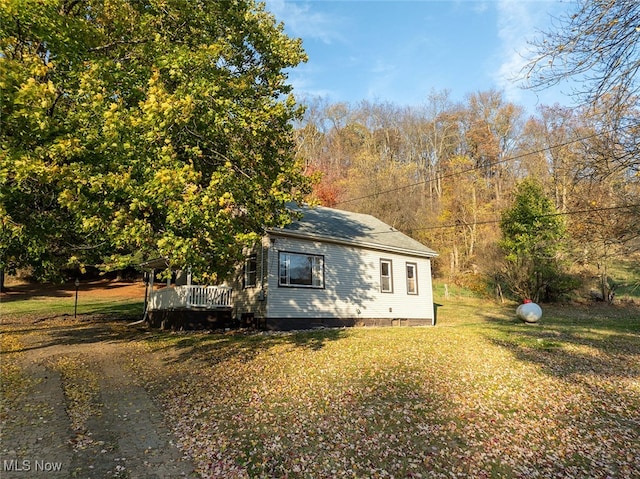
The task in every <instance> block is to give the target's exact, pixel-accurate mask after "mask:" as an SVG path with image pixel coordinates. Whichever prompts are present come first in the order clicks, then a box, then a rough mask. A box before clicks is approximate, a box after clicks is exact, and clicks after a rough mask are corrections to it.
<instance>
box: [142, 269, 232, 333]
mask: <svg viewBox="0 0 640 479" xmlns="http://www.w3.org/2000/svg"><path fill="white" fill-rule="evenodd" d="M142 267H143V268H144V269H145V271H147V274H146V276H145V283H146V291H145V319H146V320H147V322H148V323H149V325H150V326H152V327H159V328H162V329H212V328H215V329H217V328H227V327H232V326H233V319H232V311H233V290H232V288H229V287H226V286H205V285H197V284H191V273H190V272H189V271H183V270H178V271H175V270H174V271H172V273H171V275H168V276H167V279H166V283H165V281H163V282H162V283H160V287H157V284H156V283H155V279H156V271H167V270H168V266H167V264H166V262H165V261H164V260H163V259H162V258H160V259H157V260H152V261H149V262H146V263H143V264H142Z"/></svg>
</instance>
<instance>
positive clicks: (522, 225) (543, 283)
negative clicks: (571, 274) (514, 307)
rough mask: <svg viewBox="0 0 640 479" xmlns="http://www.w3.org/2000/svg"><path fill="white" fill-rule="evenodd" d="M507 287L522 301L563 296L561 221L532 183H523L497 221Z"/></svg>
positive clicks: (559, 216) (540, 189)
mask: <svg viewBox="0 0 640 479" xmlns="http://www.w3.org/2000/svg"><path fill="white" fill-rule="evenodd" d="M500 229H501V230H502V236H503V237H502V240H501V241H500V246H501V248H502V250H503V252H504V254H505V260H506V261H505V269H504V279H505V281H506V283H507V287H508V288H509V289H510V290H511V292H512V293H514V294H515V295H516V296H519V297H520V298H522V299H525V298H530V299H532V300H534V301H539V300H549V299H554V298H555V296H556V295H557V294H559V293H562V292H565V291H564V289H565V288H566V284H564V283H565V281H566V277H565V276H563V273H562V246H563V241H564V237H565V224H564V218H563V217H562V216H561V215H559V214H558V212H557V210H556V208H555V206H554V205H553V202H552V201H551V199H550V198H549V197H547V196H546V195H545V192H544V189H543V188H542V185H541V184H540V183H539V182H538V181H536V180H534V179H530V178H529V179H526V180H524V181H522V182H521V183H520V184H519V185H518V187H517V189H516V192H515V199H514V202H513V205H512V206H511V207H510V208H507V209H506V210H505V211H504V212H503V214H502V219H501V221H500Z"/></svg>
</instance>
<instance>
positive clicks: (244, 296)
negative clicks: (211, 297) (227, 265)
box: [228, 237, 269, 319]
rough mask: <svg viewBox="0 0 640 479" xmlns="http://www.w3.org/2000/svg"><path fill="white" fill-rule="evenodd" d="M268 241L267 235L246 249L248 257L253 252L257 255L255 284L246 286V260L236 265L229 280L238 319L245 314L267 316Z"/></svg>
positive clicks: (235, 314)
mask: <svg viewBox="0 0 640 479" xmlns="http://www.w3.org/2000/svg"><path fill="white" fill-rule="evenodd" d="M268 243H269V242H268V238H266V237H265V238H263V239H262V242H259V243H258V244H257V245H255V246H254V247H253V248H248V249H247V250H246V251H245V255H246V256H247V257H248V256H249V255H251V254H255V255H256V261H257V266H256V269H257V271H256V285H255V286H252V287H248V288H245V287H244V284H243V283H244V282H243V279H244V261H243V262H242V263H241V264H239V265H238V266H237V267H236V269H235V272H234V273H233V275H232V277H231V278H230V279H229V280H228V286H230V287H231V288H233V303H234V305H233V306H234V309H233V314H234V316H235V317H236V318H238V319H241V318H242V315H243V314H250V315H253V316H254V317H256V318H264V317H266V310H267V305H266V296H267V268H268V253H267V251H268ZM261 293H262V294H261Z"/></svg>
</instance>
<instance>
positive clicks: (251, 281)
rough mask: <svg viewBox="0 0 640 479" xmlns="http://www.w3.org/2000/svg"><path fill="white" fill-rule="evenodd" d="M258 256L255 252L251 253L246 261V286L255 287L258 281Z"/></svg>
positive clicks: (244, 283)
mask: <svg viewBox="0 0 640 479" xmlns="http://www.w3.org/2000/svg"><path fill="white" fill-rule="evenodd" d="M257 271H258V257H257V255H255V254H252V255H250V256H249V257H248V258H247V259H246V261H245V262H244V278H243V286H244V287H245V288H255V286H256V283H257V277H258V275H257Z"/></svg>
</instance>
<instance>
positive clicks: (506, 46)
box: [494, 0, 546, 102]
mask: <svg viewBox="0 0 640 479" xmlns="http://www.w3.org/2000/svg"><path fill="white" fill-rule="evenodd" d="M543 7H544V6H543ZM497 8H498V37H499V38H500V43H501V49H500V52H499V53H498V55H499V57H500V58H499V62H500V66H499V68H498V70H497V71H496V72H495V73H494V81H495V82H496V84H497V85H498V87H499V88H501V89H503V90H504V91H505V95H506V97H507V100H509V101H513V102H518V101H519V100H520V99H521V97H522V90H521V88H520V87H521V84H520V83H518V82H517V81H516V79H517V78H518V77H519V75H520V73H521V71H522V68H523V67H524V66H525V64H526V62H527V60H526V54H527V51H528V48H529V47H528V43H527V42H528V41H529V40H531V38H532V37H533V35H535V32H536V27H537V25H539V23H540V20H539V18H540V15H546V9H545V8H541V5H540V4H538V5H536V4H534V3H531V2H522V1H514V0H501V1H499V2H498V4H497Z"/></svg>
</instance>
